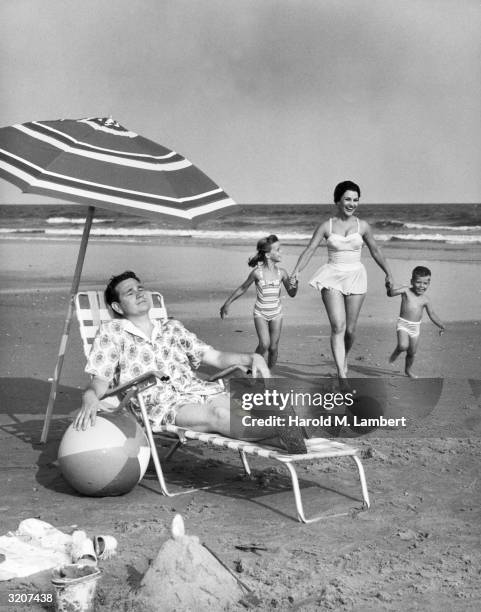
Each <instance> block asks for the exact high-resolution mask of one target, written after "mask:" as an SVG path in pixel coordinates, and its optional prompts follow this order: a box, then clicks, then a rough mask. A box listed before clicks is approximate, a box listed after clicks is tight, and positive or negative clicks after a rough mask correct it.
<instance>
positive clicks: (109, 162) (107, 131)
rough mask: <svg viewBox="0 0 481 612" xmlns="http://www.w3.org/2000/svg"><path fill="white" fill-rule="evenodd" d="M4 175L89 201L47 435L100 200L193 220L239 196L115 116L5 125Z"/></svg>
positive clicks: (0, 159)
mask: <svg viewBox="0 0 481 612" xmlns="http://www.w3.org/2000/svg"><path fill="white" fill-rule="evenodd" d="M0 177H3V178H4V179H6V180H7V181H9V182H11V183H13V184H15V185H17V186H18V187H20V189H21V190H22V191H24V192H25V193H37V194H40V195H45V196H53V197H55V198H58V199H59V200H62V201H64V200H67V201H68V202H73V203H77V204H78V203H84V204H87V205H88V213H87V218H86V221H85V226H84V231H83V235H82V241H81V243H80V248H79V254H78V257H77V264H76V267H75V272H74V276H73V280H72V288H71V291H70V301H69V306H68V311H67V315H66V318H65V324H64V330H63V334H62V339H61V341H60V347H59V351H58V357H57V364H56V366H55V370H54V374H53V377H52V385H51V389H50V397H49V400H48V405H47V409H46V414H45V419H44V426H43V431H42V435H41V442H46V441H47V436H48V430H49V425H50V420H51V417H52V412H53V406H54V402H55V398H56V394H57V386H58V382H59V380H60V373H61V370H62V366H63V360H64V355H65V351H66V347H67V340H68V336H69V332H70V323H71V320H72V315H73V308H74V299H75V295H76V293H77V291H78V287H79V283H80V276H81V274H82V267H83V262H84V259H85V252H86V249H87V243H88V237H89V234H90V228H91V226H92V220H93V216H94V211H95V207H100V208H106V209H109V210H116V211H120V212H128V213H131V214H137V215H143V216H147V217H151V218H158V217H159V216H164V217H165V216H169V217H174V218H176V219H177V221H180V222H182V223H184V224H190V223H191V222H192V221H193V220H195V219H197V218H199V217H205V216H206V215H213V214H218V213H219V212H221V211H222V210H223V209H225V208H227V207H233V206H235V202H234V201H233V200H232V199H231V198H230V197H229V196H228V195H227V194H226V193H225V191H223V189H221V188H220V187H219V186H218V185H217V184H216V183H214V182H213V181H212V180H211V179H210V178H209V177H208V176H207V175H205V174H204V173H203V172H202V171H201V170H199V169H198V168H196V166H194V165H193V164H192V163H191V162H189V161H188V160H187V159H185V157H182V155H179V153H176V152H175V151H171V150H170V149H167V148H166V147H164V146H162V145H160V144H157V143H156V142H154V141H152V140H149V139H147V138H144V137H143V136H139V135H138V134H136V133H135V132H132V131H130V130H128V129H126V128H124V127H122V126H121V125H120V124H119V123H118V122H117V121H115V120H114V119H112V118H111V117H109V118H87V119H61V120H57V121H31V122H29V123H22V124H17V125H12V126H9V127H5V128H1V129H0Z"/></svg>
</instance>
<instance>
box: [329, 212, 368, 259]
mask: <svg viewBox="0 0 481 612" xmlns="http://www.w3.org/2000/svg"><path fill="white" fill-rule="evenodd" d="M356 221H357V232H352V233H351V234H348V235H347V236H342V235H341V234H336V233H334V232H333V231H332V218H331V219H329V235H328V237H327V238H326V244H327V253H328V262H329V263H336V264H337V263H348V264H351V263H357V262H359V261H360V260H361V249H362V245H363V244H364V241H363V239H362V236H361V232H360V231H359V230H360V225H359V219H358V218H357V217H356Z"/></svg>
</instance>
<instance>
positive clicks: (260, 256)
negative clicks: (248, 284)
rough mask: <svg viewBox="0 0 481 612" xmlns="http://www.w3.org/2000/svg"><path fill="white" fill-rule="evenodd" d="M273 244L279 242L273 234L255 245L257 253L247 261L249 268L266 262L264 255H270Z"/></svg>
mask: <svg viewBox="0 0 481 612" xmlns="http://www.w3.org/2000/svg"><path fill="white" fill-rule="evenodd" d="M274 242H279V238H278V237H277V236H276V235H275V234H271V235H270V236H266V238H261V239H260V240H259V242H258V243H257V253H256V254H255V255H253V256H252V257H250V258H249V260H248V261H247V263H248V264H249V266H250V267H251V268H255V267H256V266H257V264H258V263H265V262H266V253H270V251H271V248H272V245H273V244H274Z"/></svg>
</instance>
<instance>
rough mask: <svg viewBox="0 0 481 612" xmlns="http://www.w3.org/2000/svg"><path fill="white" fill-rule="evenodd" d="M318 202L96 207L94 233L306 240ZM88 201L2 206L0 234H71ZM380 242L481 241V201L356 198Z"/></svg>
mask: <svg viewBox="0 0 481 612" xmlns="http://www.w3.org/2000/svg"><path fill="white" fill-rule="evenodd" d="M334 210H335V209H334V206H330V205H321V204H317V205H316V204H308V205H307V204H280V205H245V206H240V207H238V208H236V209H233V210H229V209H227V210H226V211H225V212H224V213H223V214H222V215H221V216H219V217H217V218H207V219H202V220H199V221H197V223H196V225H195V227H192V228H187V229H186V228H185V227H182V226H181V225H180V224H178V223H177V222H176V220H175V219H173V218H172V219H171V218H160V219H159V220H158V221H153V220H151V219H147V218H145V217H138V216H133V215H127V214H122V213H115V212H110V211H107V210H103V209H100V208H96V210H95V217H94V222H93V225H92V229H91V232H90V236H91V237H92V238H95V237H98V238H101V239H117V240H118V239H122V240H128V241H135V242H137V241H138V242H141V241H142V242H144V241H149V242H154V243H166V242H168V243H172V242H178V241H179V240H180V241H182V242H184V241H208V242H216V241H222V242H226V241H228V242H230V243H245V242H250V243H255V242H256V241H257V240H258V239H259V238H260V237H262V236H265V235H267V234H277V235H278V236H279V238H280V240H282V241H283V242H284V243H293V244H296V243H305V242H306V241H307V240H308V239H309V238H310V237H311V235H312V232H313V231H314V229H315V227H316V225H317V224H318V223H319V222H320V221H322V220H324V219H326V218H328V217H329V216H330V215H332V214H333V213H334ZM86 211H87V207H86V206H76V205H38V206H34V205H32V206H30V205H28V206H17V205H2V206H0V238H17V239H18V238H23V239H29V238H30V239H31V238H37V239H38V238H41V239H44V240H59V239H68V238H71V237H75V236H80V235H81V234H82V231H83V224H84V222H85V215H86ZM358 213H359V216H360V217H361V218H363V219H365V220H366V221H368V222H369V223H370V224H371V226H372V228H373V231H374V235H375V238H376V239H377V240H378V241H380V242H384V243H386V242H396V243H397V244H398V245H400V246H401V245H402V244H403V243H411V244H412V242H416V243H428V242H429V243H433V244H434V243H440V244H446V245H458V246H463V245H464V246H469V245H480V244H481V204H377V205H370V204H361V205H360V207H359V209H358Z"/></svg>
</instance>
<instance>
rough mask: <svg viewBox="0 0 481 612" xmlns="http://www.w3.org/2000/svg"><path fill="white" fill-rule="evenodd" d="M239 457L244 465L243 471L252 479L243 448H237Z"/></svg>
mask: <svg viewBox="0 0 481 612" xmlns="http://www.w3.org/2000/svg"><path fill="white" fill-rule="evenodd" d="M239 457H240V458H241V461H242V465H243V466H244V471H245V473H246V475H247V476H249V478H251V479H252V478H253V476H252V472H251V466H250V465H249V462H248V461H247V456H246V454H245V452H244V451H243V450H239Z"/></svg>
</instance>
